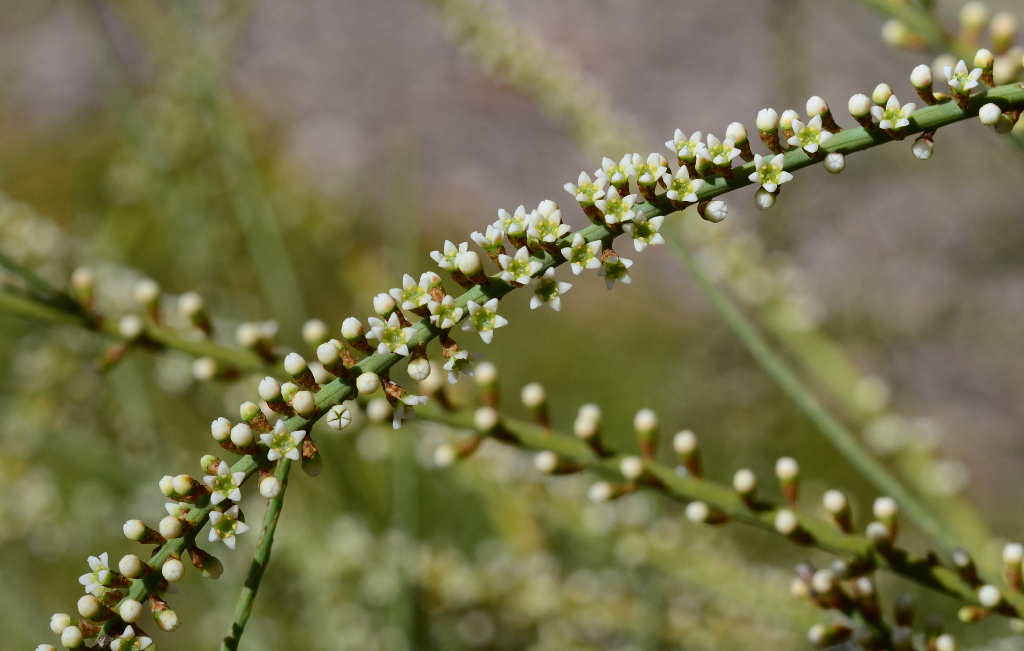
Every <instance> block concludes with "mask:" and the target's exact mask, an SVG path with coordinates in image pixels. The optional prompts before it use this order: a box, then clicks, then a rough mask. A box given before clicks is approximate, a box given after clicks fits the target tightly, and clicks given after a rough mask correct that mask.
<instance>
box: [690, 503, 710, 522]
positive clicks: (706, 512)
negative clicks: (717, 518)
mask: <svg viewBox="0 0 1024 651" xmlns="http://www.w3.org/2000/svg"><path fill="white" fill-rule="evenodd" d="M710 515H711V509H710V508H709V507H708V505H707V504H705V503H704V502H700V501H694V502H690V503H689V504H687V505H686V519H687V520H689V521H690V522H693V523H694V524H704V523H705V522H707V521H708V517H709V516H710Z"/></svg>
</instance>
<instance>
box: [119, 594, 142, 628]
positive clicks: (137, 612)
mask: <svg viewBox="0 0 1024 651" xmlns="http://www.w3.org/2000/svg"><path fill="white" fill-rule="evenodd" d="M117 612H118V614H119V615H121V619H123V620H124V621H125V622H126V623H128V624H133V623H135V622H137V621H139V619H140V618H141V617H142V604H140V603H139V602H138V601H136V600H135V599H126V600H125V601H124V602H123V603H122V604H121V606H120V608H118V610H117Z"/></svg>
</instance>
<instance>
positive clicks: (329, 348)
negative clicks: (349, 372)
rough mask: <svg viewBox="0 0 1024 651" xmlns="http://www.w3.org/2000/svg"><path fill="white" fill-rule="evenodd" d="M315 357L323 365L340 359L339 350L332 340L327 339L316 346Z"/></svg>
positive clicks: (331, 363) (328, 364)
mask: <svg viewBox="0 0 1024 651" xmlns="http://www.w3.org/2000/svg"><path fill="white" fill-rule="evenodd" d="M316 358H317V359H318V360H319V361H320V363H321V364H323V365H324V366H331V365H333V364H334V363H335V362H337V361H338V360H339V359H341V351H340V350H338V347H337V346H335V345H334V344H333V343H332V342H330V341H327V342H324V343H322V344H320V345H319V346H317V347H316Z"/></svg>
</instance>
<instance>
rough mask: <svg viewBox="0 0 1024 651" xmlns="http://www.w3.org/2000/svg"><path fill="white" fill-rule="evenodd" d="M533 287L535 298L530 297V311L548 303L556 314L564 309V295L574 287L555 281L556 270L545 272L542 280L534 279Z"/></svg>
mask: <svg viewBox="0 0 1024 651" xmlns="http://www.w3.org/2000/svg"><path fill="white" fill-rule="evenodd" d="M532 285H533V296H531V297H530V309H531V310H536V309H537V308H538V307H540V306H541V305H543V304H544V303H547V304H548V305H550V306H551V309H552V310H554V311H555V312H557V311H559V310H560V309H562V299H561V296H562V294H564V293H566V292H567V291H569V289H570V288H571V287H572V285H570V284H569V283H563V282H559V281H557V280H555V270H554V268H551V269H548V270H547V271H545V272H544V275H543V276H541V277H540V278H534V279H533V281H532Z"/></svg>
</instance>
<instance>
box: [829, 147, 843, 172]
mask: <svg viewBox="0 0 1024 651" xmlns="http://www.w3.org/2000/svg"><path fill="white" fill-rule="evenodd" d="M824 165H825V171H827V172H828V173H829V174H839V173H840V172H842V171H843V170H845V169H846V156H843V155H842V154H840V153H839V152H837V151H833V152H830V153H829V154H828V155H826V156H825V163H824Z"/></svg>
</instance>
